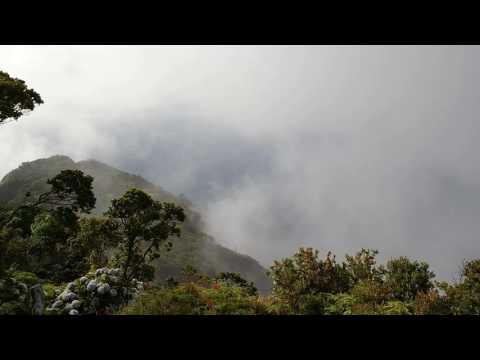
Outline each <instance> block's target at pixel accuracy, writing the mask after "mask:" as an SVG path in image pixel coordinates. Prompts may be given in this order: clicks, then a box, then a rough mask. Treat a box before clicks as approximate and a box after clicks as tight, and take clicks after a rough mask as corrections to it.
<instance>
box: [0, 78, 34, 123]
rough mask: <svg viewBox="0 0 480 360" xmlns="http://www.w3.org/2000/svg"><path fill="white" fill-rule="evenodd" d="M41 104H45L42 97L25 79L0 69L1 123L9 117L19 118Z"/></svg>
mask: <svg viewBox="0 0 480 360" xmlns="http://www.w3.org/2000/svg"><path fill="white" fill-rule="evenodd" d="M40 104H43V100H42V98H41V97H40V95H39V94H38V93H37V92H36V91H35V90H33V89H29V88H28V87H27V85H26V84H25V81H23V80H21V79H17V78H12V77H10V75H8V74H7V73H6V72H3V71H0V125H1V124H3V123H5V122H6V120H7V119H13V120H17V119H18V118H19V117H21V116H22V115H24V114H25V112H27V111H33V109H34V108H35V106H37V105H40Z"/></svg>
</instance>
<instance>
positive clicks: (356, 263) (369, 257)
mask: <svg viewBox="0 0 480 360" xmlns="http://www.w3.org/2000/svg"><path fill="white" fill-rule="evenodd" d="M377 254H378V250H371V249H362V250H360V251H359V252H357V253H356V254H355V255H354V256H350V255H346V256H345V259H346V260H345V268H346V269H347V271H348V273H349V274H350V278H351V281H352V285H355V284H357V283H358V282H360V281H379V280H380V279H381V277H382V271H381V269H379V268H377V266H376V260H375V256H377Z"/></svg>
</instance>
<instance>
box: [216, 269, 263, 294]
mask: <svg viewBox="0 0 480 360" xmlns="http://www.w3.org/2000/svg"><path fill="white" fill-rule="evenodd" d="M216 280H217V281H220V282H223V283H226V284H227V285H236V286H239V287H241V288H244V289H245V290H246V291H247V293H248V294H250V295H252V296H254V295H258V290H257V288H256V287H255V284H254V283H253V282H248V281H247V280H245V279H244V278H242V276H241V275H240V274H239V273H231V272H226V273H225V272H222V273H220V274H219V275H218V276H217V277H216Z"/></svg>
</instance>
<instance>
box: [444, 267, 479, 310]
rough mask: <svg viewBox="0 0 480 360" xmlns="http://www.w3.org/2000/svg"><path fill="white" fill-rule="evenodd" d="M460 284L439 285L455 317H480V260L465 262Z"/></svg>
mask: <svg viewBox="0 0 480 360" xmlns="http://www.w3.org/2000/svg"><path fill="white" fill-rule="evenodd" d="M460 275H461V279H460V281H459V282H458V283H456V284H453V285H449V284H447V283H441V284H439V285H440V286H439V287H440V288H441V289H442V290H443V291H444V292H445V302H446V303H447V305H448V308H449V309H450V313H452V314H454V315H480V259H476V260H471V261H466V262H464V264H463V266H462V270H461V274H460Z"/></svg>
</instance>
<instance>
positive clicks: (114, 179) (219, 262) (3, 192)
mask: <svg viewBox="0 0 480 360" xmlns="http://www.w3.org/2000/svg"><path fill="white" fill-rule="evenodd" d="M66 169H74V170H80V171H82V172H83V173H84V174H85V175H89V176H91V177H93V178H94V181H93V182H92V190H93V193H94V196H95V198H96V202H95V207H94V208H93V209H92V210H91V211H90V214H82V216H81V222H80V224H79V225H80V226H83V228H84V232H82V233H81V234H82V235H81V236H86V235H85V234H86V231H87V229H86V226H87V224H89V223H90V222H89V221H87V219H96V220H92V221H97V222H99V221H101V218H102V217H103V214H104V213H105V212H106V211H107V210H108V208H109V207H110V205H111V200H113V199H118V198H120V197H122V196H123V195H124V194H125V193H126V192H127V191H129V190H130V189H132V188H135V189H139V190H142V191H144V192H145V193H147V194H149V195H150V196H151V197H152V199H154V200H156V201H160V202H169V203H175V204H176V205H178V206H180V207H182V208H183V210H184V213H185V221H184V222H183V223H181V224H179V227H180V229H181V233H180V236H179V237H176V236H175V237H172V238H171V239H170V241H171V242H172V245H173V246H172V247H171V249H170V251H168V252H167V251H163V252H162V254H161V256H160V257H159V258H157V259H155V260H153V262H152V266H153V267H154V270H155V279H154V282H155V283H156V284H160V283H163V282H165V280H166V279H168V278H170V277H180V276H181V274H182V269H183V268H184V267H185V266H187V265H191V266H193V267H195V268H197V269H198V270H199V271H201V272H202V273H205V274H207V275H209V276H215V274H216V273H218V272H235V273H240V274H241V275H242V277H244V278H245V279H247V280H249V281H253V282H255V284H256V286H257V287H258V289H259V292H260V293H264V294H265V293H268V292H269V291H270V290H271V280H270V279H269V278H268V277H267V276H266V269H265V268H263V267H262V266H261V265H260V264H259V263H258V262H257V261H255V260H254V259H252V258H251V257H249V256H245V255H242V254H239V253H237V252H235V251H232V250H230V249H228V248H225V247H223V246H221V245H220V244H218V243H217V242H216V241H215V239H213V238H212V237H211V236H209V235H208V234H206V233H205V229H204V225H203V222H202V218H201V216H200V214H199V211H198V210H197V209H195V208H194V206H193V205H192V204H191V203H190V202H189V201H188V200H187V199H186V198H185V197H183V198H182V197H176V196H174V195H173V194H170V193H168V192H167V191H165V190H163V189H162V188H161V187H159V186H156V185H154V184H152V183H150V182H148V181H147V180H145V179H143V178H142V177H140V176H136V175H131V174H128V173H126V172H123V171H120V170H118V169H115V168H113V167H111V166H108V165H106V164H103V163H100V162H98V161H95V160H87V161H79V162H74V161H73V160H72V159H70V158H68V157H66V156H58V155H57V156H52V157H50V158H47V159H39V160H35V161H32V162H28V163H23V164H22V165H21V166H20V167H19V168H17V169H15V170H13V171H11V172H10V173H8V174H7V175H6V176H5V177H4V178H3V180H2V181H1V182H0V204H3V205H4V206H5V207H10V208H14V207H16V206H18V205H20V204H22V203H23V201H24V200H25V194H26V193H30V194H31V196H32V197H34V196H36V195H39V194H41V193H43V192H46V191H48V190H49V185H48V184H47V180H48V179H49V178H52V177H54V176H55V175H56V174H58V173H59V172H61V171H62V170H66ZM96 226H100V224H97V225H96ZM103 236H107V233H106V232H104V235H103ZM89 239H90V240H88V241H94V239H95V238H94V235H93V231H91V232H90V235H89ZM85 241H87V240H85ZM106 252H107V253H109V250H108V249H107V251H106ZM103 265H104V264H100V266H103Z"/></svg>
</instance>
